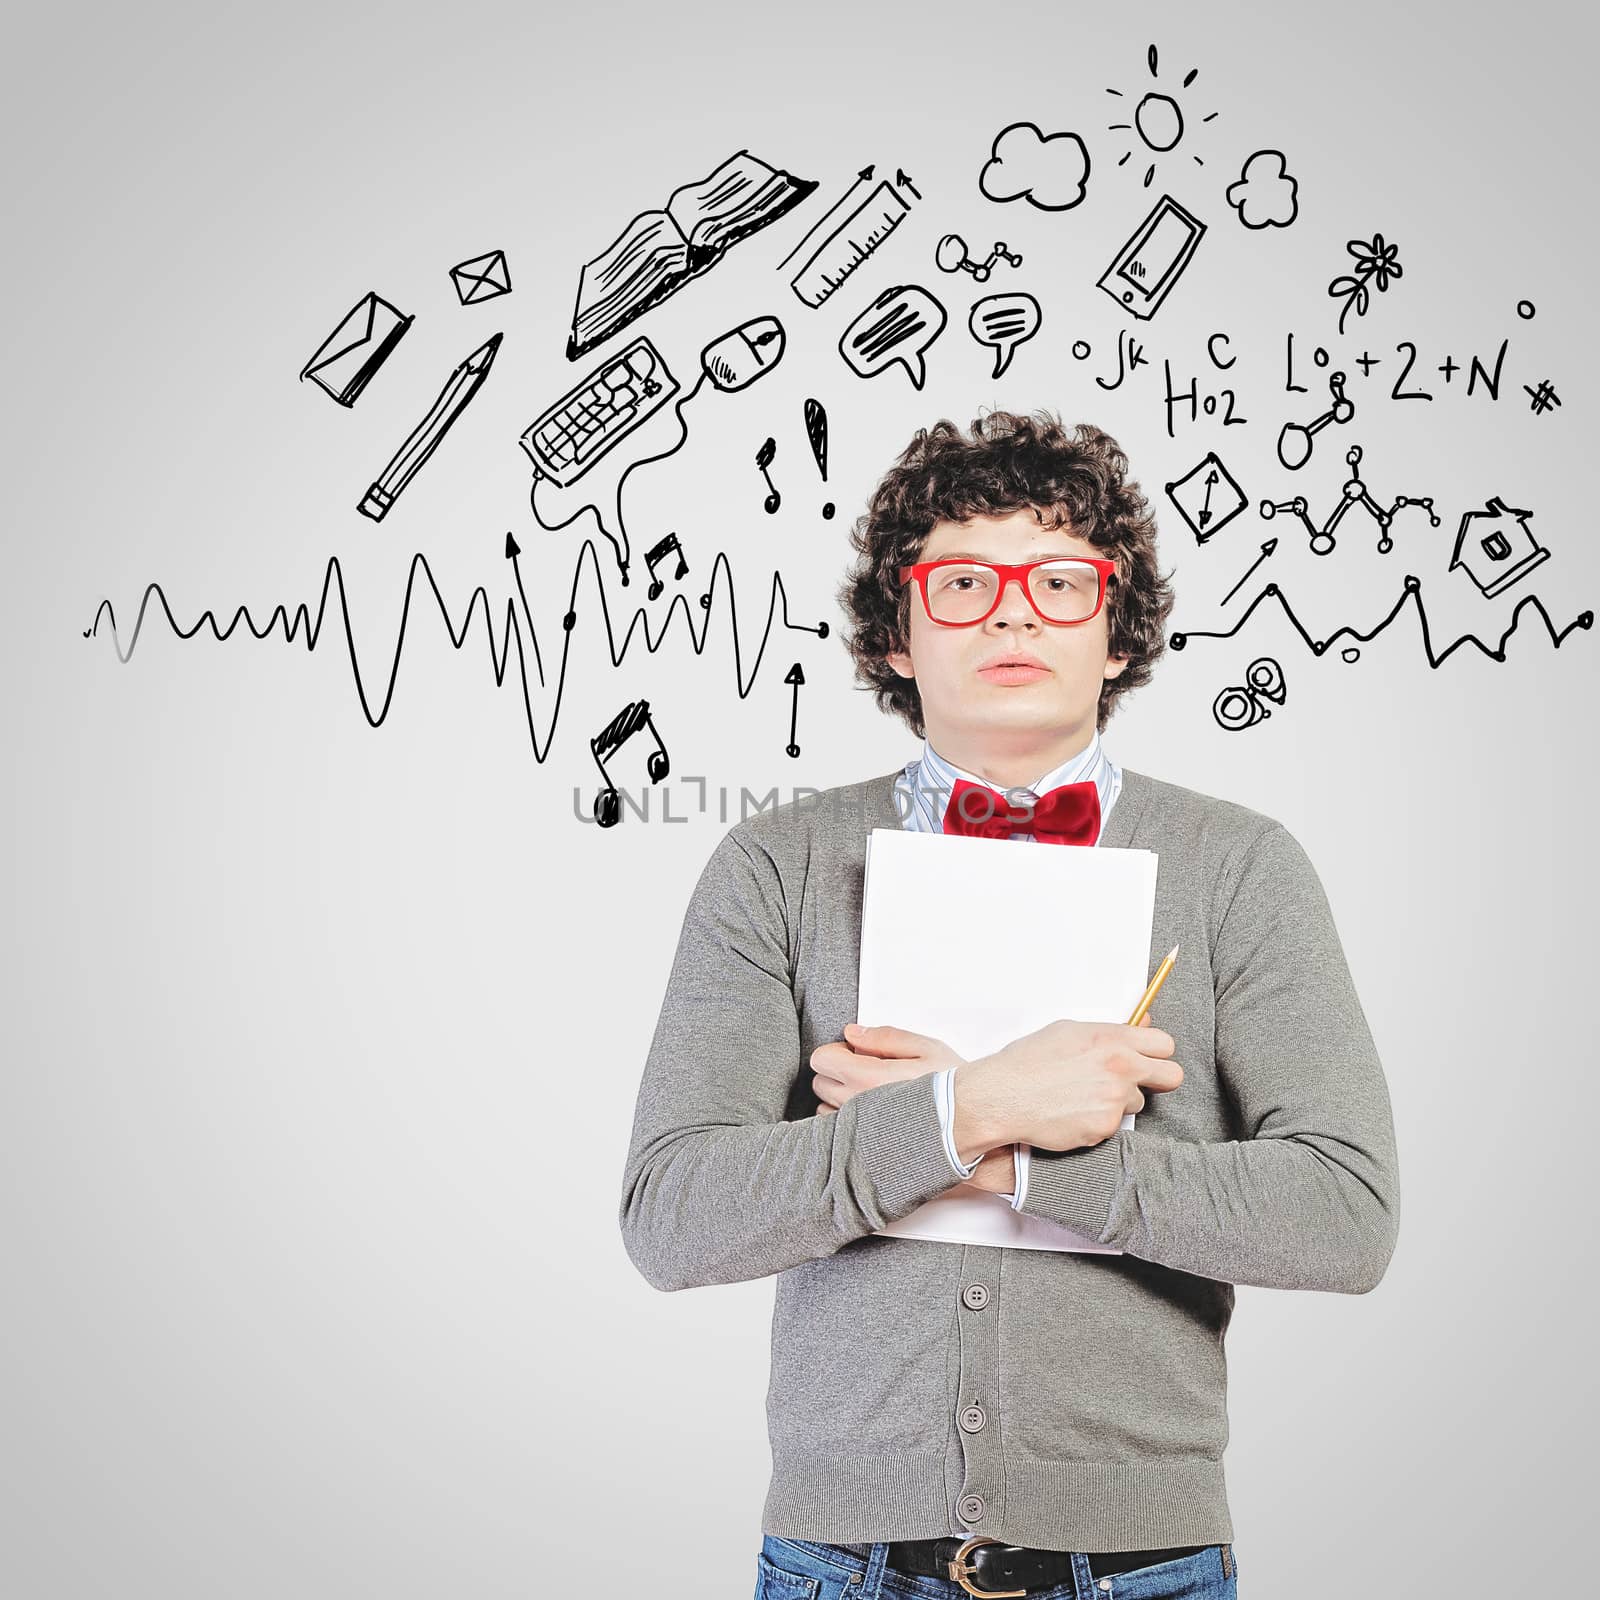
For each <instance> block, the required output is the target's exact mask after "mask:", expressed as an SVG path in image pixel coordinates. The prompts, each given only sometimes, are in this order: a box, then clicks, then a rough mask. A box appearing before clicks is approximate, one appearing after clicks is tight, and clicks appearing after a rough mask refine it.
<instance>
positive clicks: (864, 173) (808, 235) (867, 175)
mask: <svg viewBox="0 0 1600 1600" xmlns="http://www.w3.org/2000/svg"><path fill="white" fill-rule="evenodd" d="M875 165H876V164H875V163H871V162H869V163H868V164H867V165H866V166H864V167H863V168H862V169H861V170H860V171H859V172H858V173H857V174H856V181H855V182H854V183H852V184H851V185H850V187H849V188H848V189H846V190H845V192H844V193H843V194H842V195H841V196H840V197H839V198H838V199H837V200H835V201H834V203H833V204H832V205H831V206H829V207H828V209H827V210H826V211H825V212H823V214H822V219H821V221H819V222H815V223H813V224H812V225H811V226H810V227H809V228H807V229H806V232H805V236H804V237H803V238H802V239H801V240H800V243H799V244H797V245H796V246H795V247H794V249H793V250H791V251H790V252H789V253H788V255H786V256H785V257H784V258H783V260H782V261H780V262H779V263H778V265H779V266H780V267H786V266H788V264H789V263H790V262H791V261H793V260H794V258H795V257H796V256H797V255H799V254H800V252H801V250H803V249H804V248H805V246H806V245H807V244H808V243H809V242H810V241H811V239H812V238H813V236H814V235H815V234H816V232H817V229H818V228H820V227H822V225H823V223H826V222H828V221H829V220H830V219H831V218H832V216H833V214H834V212H835V211H837V210H839V209H840V207H842V206H843V205H844V203H845V202H846V201H847V200H848V199H849V198H850V196H851V195H853V194H854V193H855V192H856V190H857V189H859V188H860V187H861V185H862V184H864V183H871V182H872V174H873V171H874V167H875Z"/></svg>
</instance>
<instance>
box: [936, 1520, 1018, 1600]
mask: <svg viewBox="0 0 1600 1600" xmlns="http://www.w3.org/2000/svg"><path fill="white" fill-rule="evenodd" d="M999 1542H1000V1541H999V1540H998V1539H991V1538H990V1537H989V1536H988V1535H987V1534H983V1533H975V1534H973V1536H972V1537H971V1538H970V1539H966V1540H964V1541H963V1542H962V1545H961V1548H960V1549H959V1550H957V1551H956V1553H955V1555H954V1556H953V1557H952V1558H951V1560H950V1561H949V1562H948V1563H947V1565H948V1567H949V1569H950V1576H951V1578H952V1579H954V1580H955V1582H957V1583H959V1584H960V1585H961V1587H962V1588H963V1589H965V1590H966V1591H967V1593H968V1594H975V1595H981V1596H982V1597H983V1600H1001V1597H1002V1596H1004V1597H1005V1600H1016V1597H1018V1596H1022V1595H1026V1594H1027V1592H1028V1591H1027V1590H1026V1589H975V1588H973V1586H972V1584H971V1583H969V1582H968V1581H967V1580H968V1576H969V1574H971V1573H974V1572H976V1571H977V1570H978V1569H977V1568H976V1567H974V1566H971V1565H969V1564H968V1562H967V1552H968V1551H969V1550H973V1549H976V1548H977V1547H978V1546H979V1545H980V1544H999Z"/></svg>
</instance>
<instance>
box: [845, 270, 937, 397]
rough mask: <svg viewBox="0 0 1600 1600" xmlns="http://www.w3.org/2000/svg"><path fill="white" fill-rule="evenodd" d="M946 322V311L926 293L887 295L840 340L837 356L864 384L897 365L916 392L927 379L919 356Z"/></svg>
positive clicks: (907, 288) (912, 288) (912, 290)
mask: <svg viewBox="0 0 1600 1600" xmlns="http://www.w3.org/2000/svg"><path fill="white" fill-rule="evenodd" d="M946 320H947V318H946V316H945V310H944V307H943V306H942V305H940V304H939V302H938V301H937V300H935V299H934V298H933V296H932V295H931V294H929V293H928V291H927V290H926V289H920V288H918V287H917V286H916V285H915V284H911V285H905V284H902V285H901V286H900V287H899V288H895V289H885V290H884V292H883V293H882V294H880V295H879V296H878V298H877V299H876V300H874V301H873V302H872V304H871V305H870V306H868V307H867V309H866V310H865V311H863V312H862V313H861V314H860V316H858V317H857V318H856V319H855V321H854V322H852V323H851V324H850V326H849V327H848V328H846V329H845V330H844V333H843V334H842V335H840V338H839V354H840V355H842V356H843V357H844V358H845V360H846V362H848V363H849V366H850V369H851V370H852V371H853V372H854V373H855V374H856V375H857V376H858V377H862V378H875V377H877V375H878V374H879V373H880V372H883V371H885V370H886V369H887V368H889V367H892V366H894V365H895V363H896V362H898V363H899V364H900V365H901V366H902V367H904V368H905V369H906V376H907V377H909V378H910V379H911V386H912V388H914V389H920V388H921V387H922V385H923V384H924V382H926V380H927V376H928V366H927V363H926V362H925V361H924V360H923V359H922V358H923V355H924V353H925V352H926V350H927V348H928V346H929V345H931V344H932V343H933V341H934V340H935V339H937V338H938V337H939V335H940V334H941V333H943V332H944V325H945V322H946Z"/></svg>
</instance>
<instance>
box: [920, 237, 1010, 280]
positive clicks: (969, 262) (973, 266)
mask: <svg viewBox="0 0 1600 1600" xmlns="http://www.w3.org/2000/svg"><path fill="white" fill-rule="evenodd" d="M997 261H1008V262H1010V264H1011V265H1012V266H1014V267H1020V266H1021V265H1022V257H1021V256H1019V255H1015V254H1013V253H1012V252H1011V251H1010V250H1007V249H1006V242H1005V240H1004V239H997V240H995V246H994V249H992V250H991V251H990V252H989V254H988V255H987V256H985V257H984V259H983V260H982V261H974V260H973V259H972V257H971V256H969V255H968V254H967V241H966V240H965V239H963V238H962V237H961V235H960V234H959V233H947V234H946V235H945V236H944V238H942V239H941V240H940V241H939V244H938V248H937V249H936V250H935V251H934V252H933V264H934V265H935V266H936V267H938V269H939V270H940V271H941V272H970V273H971V274H972V276H973V277H974V278H975V279H976V280H977V281H978V282H979V283H987V282H988V281H989V274H990V273H991V272H993V271H994V265H995V262H997Z"/></svg>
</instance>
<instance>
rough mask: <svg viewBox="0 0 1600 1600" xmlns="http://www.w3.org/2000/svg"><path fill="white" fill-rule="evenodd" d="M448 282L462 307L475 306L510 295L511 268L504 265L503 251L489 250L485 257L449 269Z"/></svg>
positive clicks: (478, 257)
mask: <svg viewBox="0 0 1600 1600" xmlns="http://www.w3.org/2000/svg"><path fill="white" fill-rule="evenodd" d="M450 281H451V282H452V283H453V284H454V285H455V286H456V298H457V299H458V300H459V301H460V302H461V303H462V305H464V306H475V305H477V304H478V302H479V301H480V300H495V299H498V298H499V297H500V296H501V295H503V294H510V293H511V268H510V267H509V266H508V265H507V264H506V253H505V251H504V250H491V251H490V252H489V253H488V254H487V255H483V256H474V257H473V258H472V259H471V260H470V261H463V262H462V263H461V264H460V265H459V266H454V267H451V269H450Z"/></svg>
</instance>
